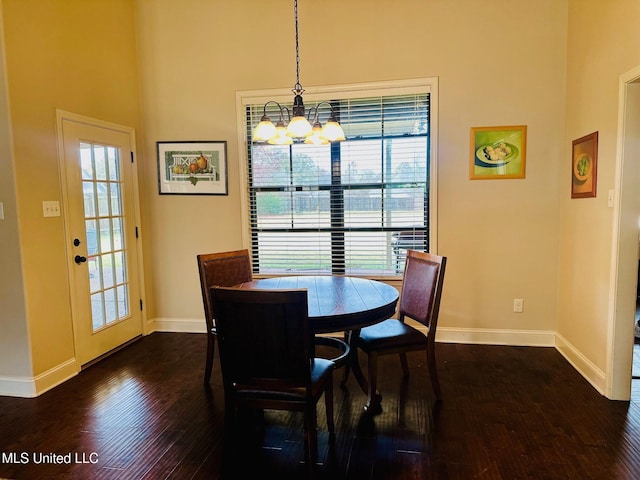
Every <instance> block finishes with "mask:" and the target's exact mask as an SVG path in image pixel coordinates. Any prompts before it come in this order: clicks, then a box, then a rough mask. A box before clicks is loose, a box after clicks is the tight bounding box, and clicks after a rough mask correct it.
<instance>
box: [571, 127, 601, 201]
mask: <svg viewBox="0 0 640 480" xmlns="http://www.w3.org/2000/svg"><path fill="white" fill-rule="evenodd" d="M597 179H598V132H593V133H590V134H589V135H585V136H584V137H580V138H578V139H577V140H574V141H573V142H571V198H588V197H595V196H596V186H597V185H596V181H597Z"/></svg>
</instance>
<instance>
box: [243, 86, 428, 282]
mask: <svg viewBox="0 0 640 480" xmlns="http://www.w3.org/2000/svg"><path fill="white" fill-rule="evenodd" d="M425 92H428V93H429V95H430V104H429V108H430V111H429V113H430V129H429V137H430V138H429V152H428V154H429V172H430V175H429V185H428V189H429V199H428V202H429V225H428V232H429V239H428V240H429V251H430V252H432V253H437V251H438V250H437V249H438V245H437V237H438V235H437V224H438V221H437V217H438V195H437V178H438V170H437V165H438V161H437V152H438V78H437V77H425V78H418V79H409V80H393V81H385V82H371V83H361V84H347V85H332V86H317V87H310V88H306V89H305V94H304V100H305V104H306V105H313V104H314V103H315V102H320V101H323V100H326V99H327V98H328V97H333V98H343V97H344V98H346V97H348V98H367V97H372V96H392V95H407V94H415V93H425ZM291 98H292V93H291V90H290V89H267V90H245V91H238V92H236V116H237V127H238V128H237V131H238V146H239V147H240V148H239V155H238V161H239V162H240V164H239V168H238V171H239V173H240V192H241V195H240V197H241V198H240V204H241V222H242V244H243V248H247V249H249V250H251V249H252V238H251V219H250V216H249V202H250V199H249V185H248V162H249V159H248V155H247V149H248V145H249V144H250V143H251V138H250V137H248V135H247V126H246V121H247V119H246V113H245V112H246V106H247V105H251V104H264V103H266V102H268V101H269V100H275V101H277V102H282V103H286V102H288V101H291ZM292 275H295V273H292ZM267 276H269V275H264V274H262V275H261V274H256V277H257V278H259V277H267ZM354 276H355V275H354ZM363 276H364V277H366V278H373V279H375V278H377V279H382V280H393V279H398V278H401V273H400V274H398V275H395V276H394V275H391V276H390V275H363Z"/></svg>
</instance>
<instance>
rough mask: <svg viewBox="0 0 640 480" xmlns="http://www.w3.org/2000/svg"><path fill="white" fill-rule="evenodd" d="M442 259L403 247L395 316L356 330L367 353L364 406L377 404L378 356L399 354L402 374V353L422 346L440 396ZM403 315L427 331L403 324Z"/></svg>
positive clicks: (372, 408) (404, 358)
mask: <svg viewBox="0 0 640 480" xmlns="http://www.w3.org/2000/svg"><path fill="white" fill-rule="evenodd" d="M446 263H447V258H446V257H441V256H438V255H433V254H430V253H425V252H419V251H416V250H407V257H406V264H405V270H404V276H403V281H402V291H401V293H400V302H399V310H398V318H397V319H393V318H391V319H388V320H385V321H383V322H380V323H376V324H374V325H371V326H369V327H365V328H363V329H362V330H360V335H359V336H358V338H357V339H356V341H355V344H356V345H357V347H358V348H359V349H360V350H362V351H363V352H364V353H366V354H367V357H368V368H367V371H368V398H367V404H366V406H365V409H366V410H368V411H375V410H376V409H378V408H379V407H380V403H379V402H380V398H381V397H380V395H379V394H378V393H377V390H376V388H377V375H378V374H377V365H378V357H379V356H381V355H388V354H393V353H399V354H400V362H401V365H402V371H403V373H404V376H405V378H406V377H408V376H409V367H408V365H407V356H406V353H407V352H410V351H416V350H424V351H425V352H426V360H427V366H428V368H429V378H430V380H431V386H432V388H433V391H434V394H435V396H436V399H437V400H438V401H441V400H442V394H441V391H440V383H439V381H438V372H437V369H436V357H435V337H436V327H437V325H438V313H439V311H440V298H441V296H442V285H443V282H444V272H445V266H446ZM407 318H411V319H413V320H415V321H417V322H419V323H421V324H422V325H423V326H424V327H426V329H427V332H426V333H423V332H422V331H421V330H419V329H417V328H414V327H413V326H411V325H409V324H407V323H406V322H405V320H406V319H407Z"/></svg>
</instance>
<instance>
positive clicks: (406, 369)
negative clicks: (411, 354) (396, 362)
mask: <svg viewBox="0 0 640 480" xmlns="http://www.w3.org/2000/svg"><path fill="white" fill-rule="evenodd" d="M400 365H402V373H403V374H404V378H407V377H408V376H409V364H408V363H407V354H406V353H405V352H400Z"/></svg>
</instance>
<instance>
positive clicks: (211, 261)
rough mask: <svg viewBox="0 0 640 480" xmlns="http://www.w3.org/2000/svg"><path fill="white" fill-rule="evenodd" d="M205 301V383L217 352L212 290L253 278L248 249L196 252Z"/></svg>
mask: <svg viewBox="0 0 640 480" xmlns="http://www.w3.org/2000/svg"><path fill="white" fill-rule="evenodd" d="M197 260H198V272H199V274H200V287H201V289H202V304H203V306H204V318H205V322H206V325H207V358H206V361H205V362H206V363H205V369H204V383H205V385H208V384H209V382H210V381H211V372H212V370H213V356H214V353H215V341H216V321H215V319H214V318H213V308H212V306H211V296H210V294H209V289H210V288H211V287H214V286H223V287H231V286H233V285H238V284H239V283H244V282H250V281H251V279H252V273H251V259H250V257H249V250H246V249H245V250H234V251H229V252H219V253H204V254H200V255H197Z"/></svg>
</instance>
